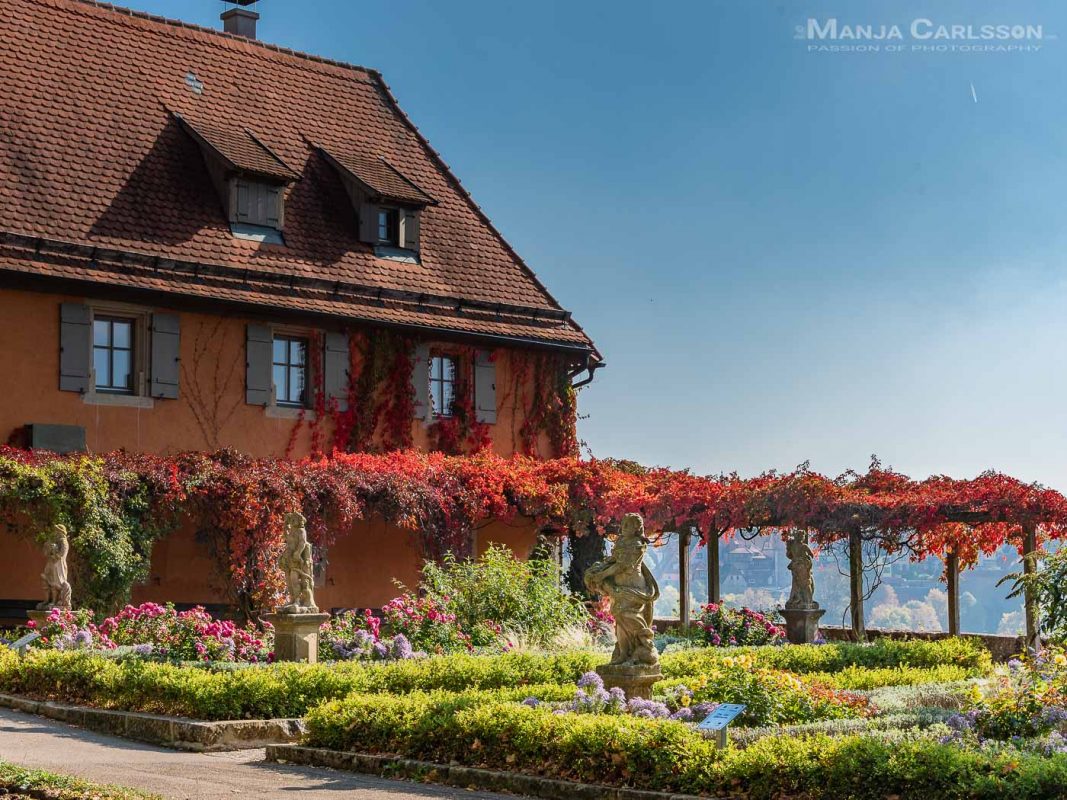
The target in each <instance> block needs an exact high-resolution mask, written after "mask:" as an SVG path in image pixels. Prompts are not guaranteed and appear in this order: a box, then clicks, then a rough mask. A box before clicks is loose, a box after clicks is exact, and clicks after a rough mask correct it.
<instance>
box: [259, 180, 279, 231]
mask: <svg viewBox="0 0 1067 800" xmlns="http://www.w3.org/2000/svg"><path fill="white" fill-rule="evenodd" d="M263 206H264V208H263V224H264V225H268V226H270V227H272V228H277V229H278V230H281V227H282V190H281V187H280V186H264V187H263Z"/></svg>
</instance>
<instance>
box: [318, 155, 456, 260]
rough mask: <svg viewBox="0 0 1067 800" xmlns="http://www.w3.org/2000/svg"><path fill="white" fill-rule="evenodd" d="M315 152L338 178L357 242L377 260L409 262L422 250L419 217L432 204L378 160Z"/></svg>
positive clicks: (409, 182) (431, 199) (420, 190)
mask: <svg viewBox="0 0 1067 800" xmlns="http://www.w3.org/2000/svg"><path fill="white" fill-rule="evenodd" d="M319 150H320V151H321V152H322V154H323V156H325V158H326V160H327V161H329V162H330V163H331V164H332V165H333V167H334V169H336V170H337V172H338V174H339V175H340V176H341V180H342V181H343V183H344V185H345V189H346V190H347V192H348V196H349V197H350V198H351V200H352V205H353V206H354V208H355V211H356V215H357V217H358V220H359V240H360V241H361V242H366V243H367V244H369V245H372V246H373V247H374V252H375V255H377V256H378V257H379V258H389V259H393V260H400V261H413V260H415V259H417V258H418V255H419V251H420V250H421V249H422V242H421V241H420V231H421V227H422V219H421V218H422V213H423V209H425V208H426V207H427V206H431V205H436V202H435V201H434V199H433V198H432V197H430V196H429V195H428V194H426V192H424V191H422V189H420V188H419V187H418V186H416V185H415V183H414V182H413V181H411V180H410V179H409V178H407V177H406V176H405V175H404V174H403V173H401V172H400V170H399V169H397V168H396V167H394V166H393V165H392V164H391V163H389V162H388V161H386V160H385V159H384V158H381V157H380V156H370V155H366V154H364V153H355V152H343V153H342V152H335V151H333V150H327V149H326V148H324V147H320V148H319Z"/></svg>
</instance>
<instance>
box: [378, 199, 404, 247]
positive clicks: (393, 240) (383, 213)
mask: <svg viewBox="0 0 1067 800" xmlns="http://www.w3.org/2000/svg"><path fill="white" fill-rule="evenodd" d="M377 244H380V245H384V246H386V247H400V211H399V210H398V209H395V208H382V207H380V206H379V207H378V242H377Z"/></svg>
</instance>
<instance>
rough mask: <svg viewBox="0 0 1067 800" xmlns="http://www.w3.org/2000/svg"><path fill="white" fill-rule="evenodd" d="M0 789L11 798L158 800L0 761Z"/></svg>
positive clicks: (121, 789)
mask: <svg viewBox="0 0 1067 800" xmlns="http://www.w3.org/2000/svg"><path fill="white" fill-rule="evenodd" d="M0 788H2V789H5V790H6V791H7V792H10V793H13V794H15V795H20V794H21V793H24V792H33V793H34V795H35V796H41V797H49V798H54V800H85V798H93V800H162V798H161V797H160V796H159V795H158V794H147V793H145V792H139V791H136V790H135V789H123V788H121V787H118V786H100V785H99V784H95V783H89V782H87V781H83V780H80V779H79V778H71V777H69V776H67V775H56V774H55V773H52V772H43V771H41V770H37V769H26V768H25V767H20V766H17V765H16V764H8V763H7V762H4V761H0Z"/></svg>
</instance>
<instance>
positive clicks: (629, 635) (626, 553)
mask: <svg viewBox="0 0 1067 800" xmlns="http://www.w3.org/2000/svg"><path fill="white" fill-rule="evenodd" d="M644 533H645V524H644V522H643V521H642V519H641V517H640V516H639V515H638V514H627V515H626V516H625V517H623V520H622V532H621V534H620V535H619V539H618V541H616V542H615V549H614V550H613V551H612V554H611V555H610V556H609V557H608V558H606V559H604V560H603V561H598V562H597V563H595V564H593V566H591V567H590V568H589V569H588V570H586V573H585V585H586V588H588V589H589V591H590V592H592V593H593V594H602V595H607V596H608V597H610V598H611V615H612V616H613V617H615V638H616V643H615V651H614V653H612V656H611V663H610V665H609V666H613V667H633V666H648V667H652V666H655V665H656V664H658V663H659V654H658V653H657V652H656V647H655V645H654V644H653V643H652V635H653V633H652V610H653V606H654V604H655V602H656V600H657V599H659V584H657V583H656V578H655V576H654V575H653V574H652V571H651V570H650V569H649V568H648V566H646V564H645V562H644V558H645V550H646V549H647V547H648V542H647V541H646V540H645V536H644Z"/></svg>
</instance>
